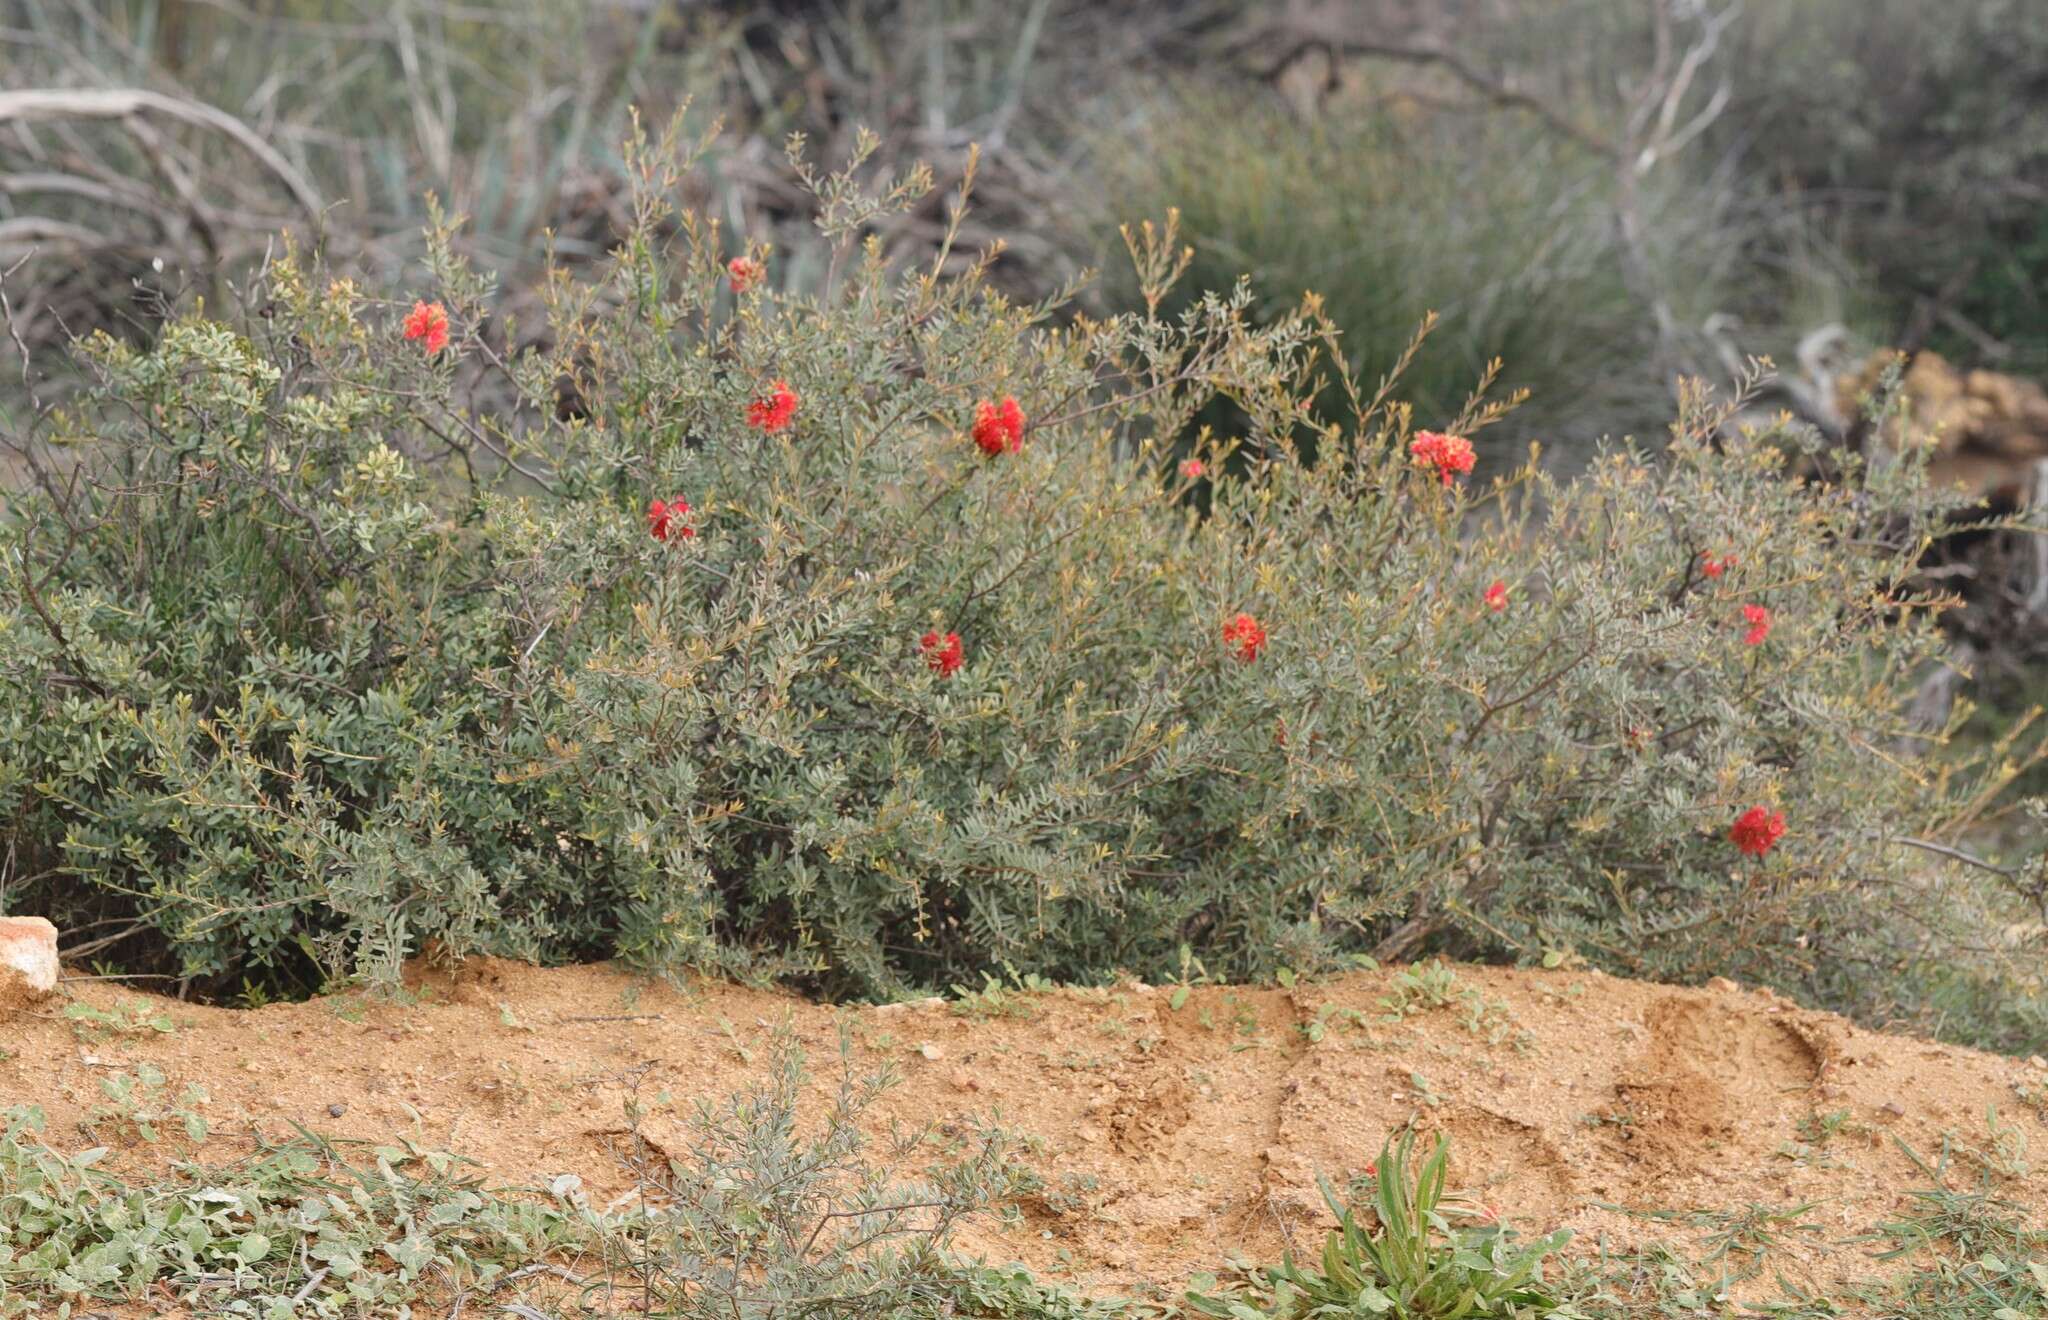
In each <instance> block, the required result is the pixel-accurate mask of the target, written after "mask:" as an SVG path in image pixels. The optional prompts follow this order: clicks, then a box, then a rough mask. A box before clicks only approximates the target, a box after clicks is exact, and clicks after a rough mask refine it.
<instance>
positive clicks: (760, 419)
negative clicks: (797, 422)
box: [747, 380, 797, 435]
mask: <svg viewBox="0 0 2048 1320" xmlns="http://www.w3.org/2000/svg"><path fill="white" fill-rule="evenodd" d="M796 404H797V398H796V391H795V390H793V389H791V388H790V387H789V382H788V381H786V380H778V381H776V382H775V383H774V384H773V385H770V386H769V387H768V392H767V393H766V394H764V395H762V396H761V397H760V398H758V399H755V400H754V401H753V402H752V403H750V404H748V405H747V425H748V426H751V427H753V428H754V429H755V430H756V431H766V432H767V433H768V434H769V435H773V434H775V433H776V432H777V431H780V430H781V429H782V428H783V427H785V426H788V425H789V421H790V418H792V417H795V416H796Z"/></svg>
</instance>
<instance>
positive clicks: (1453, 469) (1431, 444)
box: [1408, 431, 1479, 486]
mask: <svg viewBox="0 0 2048 1320" xmlns="http://www.w3.org/2000/svg"><path fill="white" fill-rule="evenodd" d="M1408 453H1409V455H1410V456H1411V457H1412V458H1413V460H1414V462H1415V466H1417V467H1422V468H1435V469H1436V472H1437V475H1438V476H1440V477H1442V478H1443V482H1444V485H1446V486H1448V485H1450V484H1451V478H1452V477H1454V476H1458V475H1462V474H1464V473H1467V472H1470V471H1471V470H1472V465H1473V464H1474V463H1476V462H1478V461H1479V455H1478V454H1476V453H1474V452H1473V450H1472V442H1471V441H1470V440H1467V439H1466V438H1465V437H1463V436H1461V435H1445V434H1443V433H1442V432H1441V431H1417V432H1416V433H1415V439H1414V441H1413V442H1412V443H1410V444H1409V446H1408Z"/></svg>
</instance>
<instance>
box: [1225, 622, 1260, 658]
mask: <svg viewBox="0 0 2048 1320" xmlns="http://www.w3.org/2000/svg"><path fill="white" fill-rule="evenodd" d="M1223 644H1224V645H1225V646H1234V647H1236V648H1237V658H1238V659H1239V660H1242V661H1244V662H1245V663H1246V664H1250V663H1251V662H1252V661H1254V660H1256V659H1258V658H1259V652H1260V651H1262V650H1264V649H1265V646H1266V630H1265V629H1264V628H1262V627H1260V626H1259V621H1258V620H1257V619H1255V618H1253V617H1252V616H1251V615H1249V614H1240V615H1238V616H1237V617H1236V618H1234V619H1232V620H1231V621H1230V622H1228V623H1226V624H1224V625H1223Z"/></svg>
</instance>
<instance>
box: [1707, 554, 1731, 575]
mask: <svg viewBox="0 0 2048 1320" xmlns="http://www.w3.org/2000/svg"><path fill="white" fill-rule="evenodd" d="M1733 567H1735V556H1734V555H1716V554H1714V553H1713V552H1711V551H1709V552H1707V553H1705V554H1702V555H1701V556H1700V572H1702V573H1705V574H1706V575H1707V576H1708V577H1710V578H1717V577H1719V576H1721V575H1722V574H1723V573H1726V572H1727V571H1728V570H1729V569H1731V568H1733Z"/></svg>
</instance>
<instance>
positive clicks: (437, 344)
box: [405, 302, 448, 357]
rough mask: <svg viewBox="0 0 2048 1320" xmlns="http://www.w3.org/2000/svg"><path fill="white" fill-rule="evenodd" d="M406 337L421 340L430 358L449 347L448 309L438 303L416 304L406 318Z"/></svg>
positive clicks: (421, 344) (422, 346) (421, 345)
mask: <svg viewBox="0 0 2048 1320" xmlns="http://www.w3.org/2000/svg"><path fill="white" fill-rule="evenodd" d="M405 337H406V338H407V339H417V340H420V341H421V343H420V347H421V348H423V349H425V350H426V353H427V356H428V357H432V356H433V355H434V354H436V353H438V352H440V351H441V350H442V349H444V348H446V347H448V309H447V308H446V307H443V306H442V305H441V304H439V303H437V302H415V303H414V304H413V305H412V312H411V314H410V315H408V316H407V317H406V318H405Z"/></svg>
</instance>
